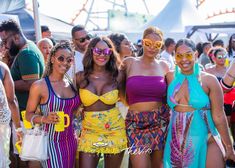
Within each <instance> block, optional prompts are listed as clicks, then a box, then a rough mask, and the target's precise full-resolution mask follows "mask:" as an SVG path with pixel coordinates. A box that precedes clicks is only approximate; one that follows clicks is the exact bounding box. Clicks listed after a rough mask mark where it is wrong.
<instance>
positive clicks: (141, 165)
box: [130, 153, 151, 168]
mask: <svg viewBox="0 0 235 168" xmlns="http://www.w3.org/2000/svg"><path fill="white" fill-rule="evenodd" d="M130 161H131V167H132V168H151V157H150V155H149V154H148V153H143V154H131V155H130Z"/></svg>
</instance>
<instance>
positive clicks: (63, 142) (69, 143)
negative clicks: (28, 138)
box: [40, 77, 81, 168]
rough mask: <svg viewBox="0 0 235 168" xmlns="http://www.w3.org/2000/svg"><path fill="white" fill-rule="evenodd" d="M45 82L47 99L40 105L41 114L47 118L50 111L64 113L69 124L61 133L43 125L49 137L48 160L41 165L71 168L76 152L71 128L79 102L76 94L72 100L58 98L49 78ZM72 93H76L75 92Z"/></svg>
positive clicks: (50, 126)
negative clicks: (47, 92)
mask: <svg viewBox="0 0 235 168" xmlns="http://www.w3.org/2000/svg"><path fill="white" fill-rule="evenodd" d="M45 80H46V83H47V87H48V91H49V98H48V101H47V102H46V103H45V104H41V105H40V109H41V112H42V113H43V115H44V116H47V115H48V113H49V112H52V111H53V112H56V111H64V113H65V114H68V115H69V117H70V124H69V126H68V127H67V128H65V130H64V131H63V132H56V131H55V125H54V124H44V126H43V128H44V130H45V131H47V132H48V136H49V144H48V155H49V158H48V160H46V161H42V162H41V163H42V166H43V168H73V167H74V164H75V155H76V150H77V137H76V135H75V132H74V130H73V126H72V121H73V111H74V110H76V109H77V108H78V106H79V105H80V102H81V101H80V98H79V96H78V95H77V94H76V95H75V96H74V97H72V98H59V97H58V96H57V95H56V93H55V92H54V90H53V88H52V86H51V83H50V80H49V78H48V77H46V78H45ZM71 87H72V85H71ZM72 89H73V87H72ZM73 90H74V89H73ZM74 92H75V93H76V91H75V90H74Z"/></svg>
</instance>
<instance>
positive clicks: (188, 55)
mask: <svg viewBox="0 0 235 168" xmlns="http://www.w3.org/2000/svg"><path fill="white" fill-rule="evenodd" d="M184 57H185V58H186V59H187V60H192V59H193V53H184V54H179V53H176V54H175V60H176V61H181V60H182V59H183V58H184Z"/></svg>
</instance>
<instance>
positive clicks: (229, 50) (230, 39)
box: [228, 34, 235, 56]
mask: <svg viewBox="0 0 235 168" xmlns="http://www.w3.org/2000/svg"><path fill="white" fill-rule="evenodd" d="M233 36H235V34H232V35H231V37H230V38H229V42H228V56H230V55H232V39H233Z"/></svg>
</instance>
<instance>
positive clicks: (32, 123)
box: [30, 114, 40, 127]
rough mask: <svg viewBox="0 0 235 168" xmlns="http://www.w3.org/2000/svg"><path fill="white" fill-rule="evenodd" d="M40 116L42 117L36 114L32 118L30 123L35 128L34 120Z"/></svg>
mask: <svg viewBox="0 0 235 168" xmlns="http://www.w3.org/2000/svg"><path fill="white" fill-rule="evenodd" d="M38 116H40V115H37V114H35V115H33V117H32V118H31V120H30V123H31V125H32V127H34V126H35V125H34V122H33V120H34V118H35V117H38Z"/></svg>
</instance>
